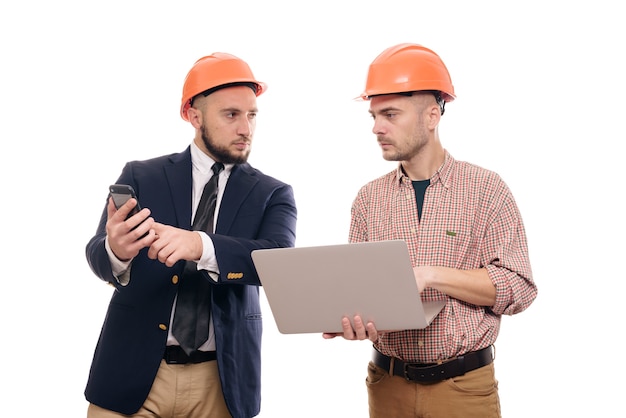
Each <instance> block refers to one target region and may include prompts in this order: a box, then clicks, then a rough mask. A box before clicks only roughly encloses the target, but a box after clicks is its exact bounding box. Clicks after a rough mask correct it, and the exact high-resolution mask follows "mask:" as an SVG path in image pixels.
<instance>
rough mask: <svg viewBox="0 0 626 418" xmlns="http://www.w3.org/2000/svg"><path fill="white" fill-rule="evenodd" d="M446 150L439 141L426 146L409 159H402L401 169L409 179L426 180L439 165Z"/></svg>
mask: <svg viewBox="0 0 626 418" xmlns="http://www.w3.org/2000/svg"><path fill="white" fill-rule="evenodd" d="M445 158H446V152H445V150H444V149H443V147H442V146H441V144H440V143H439V142H437V145H436V146H432V147H426V148H423V149H422V150H421V152H420V153H418V154H416V155H414V156H413V157H412V158H411V159H409V160H405V161H402V162H401V163H400V164H402V169H403V170H404V172H405V174H406V175H407V176H408V177H409V178H410V179H411V180H428V179H430V178H431V177H432V176H433V174H435V172H436V171H437V170H438V169H439V167H441V165H442V164H443V161H444V160H445Z"/></svg>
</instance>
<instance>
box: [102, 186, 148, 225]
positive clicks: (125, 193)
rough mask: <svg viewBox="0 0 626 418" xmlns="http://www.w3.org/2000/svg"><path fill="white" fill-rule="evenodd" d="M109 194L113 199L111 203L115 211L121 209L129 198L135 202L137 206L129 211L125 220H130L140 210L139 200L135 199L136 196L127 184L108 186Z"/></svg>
mask: <svg viewBox="0 0 626 418" xmlns="http://www.w3.org/2000/svg"><path fill="white" fill-rule="evenodd" d="M109 193H110V194H111V197H112V198H113V203H114V204H115V208H116V209H119V208H121V207H122V206H123V205H124V204H125V203H126V202H127V201H128V199H130V198H131V197H132V198H133V199H135V200H137V206H135V207H134V208H133V209H132V210H131V211H130V213H129V214H128V216H127V217H126V219H128V218H130V217H131V216H133V215H134V214H136V213H137V212H139V211H140V210H141V206H139V200H138V199H137V195H136V194H135V190H134V189H133V188H132V186H129V185H128V184H112V185H110V186H109Z"/></svg>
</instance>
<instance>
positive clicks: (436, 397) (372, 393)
mask: <svg viewBox="0 0 626 418" xmlns="http://www.w3.org/2000/svg"><path fill="white" fill-rule="evenodd" d="M365 383H366V386H367V393H368V399H369V411H370V418H501V415H500V399H499V396H498V381H497V380H496V379H495V373H494V365H493V363H491V364H488V365H487V366H484V367H481V368H479V369H476V370H472V371H471V372H468V373H466V374H464V375H463V376H458V377H454V378H452V379H447V380H443V381H441V382H435V383H415V382H409V381H407V380H406V379H404V378H403V377H400V376H391V375H390V374H389V373H388V372H387V371H386V370H383V369H381V368H380V367H377V366H376V365H374V363H372V362H370V363H369V365H368V373H367V379H366V381H365Z"/></svg>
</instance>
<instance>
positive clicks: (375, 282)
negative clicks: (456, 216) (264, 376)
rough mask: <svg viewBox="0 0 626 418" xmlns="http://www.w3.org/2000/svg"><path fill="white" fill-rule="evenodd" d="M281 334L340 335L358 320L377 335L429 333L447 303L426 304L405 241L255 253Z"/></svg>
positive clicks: (256, 264) (254, 256)
mask: <svg viewBox="0 0 626 418" xmlns="http://www.w3.org/2000/svg"><path fill="white" fill-rule="evenodd" d="M252 260H253V262H254V265H255V267H256V270H257V272H258V274H259V278H260V279H261V283H262V285H263V289H264V292H265V295H266V298H267V301H268V304H269V306H270V309H271V310H272V314H273V316H274V320H275V321H276V325H277V327H278V330H279V331H280V332H281V333H283V334H301V333H317V332H320V333H321V332H342V329H341V318H342V317H344V316H348V317H349V318H351V319H352V317H353V316H354V315H360V316H361V317H362V318H363V319H364V320H365V321H366V322H367V321H372V322H374V324H375V325H376V328H377V329H379V330H387V331H391V330H404V329H420V328H426V327H427V326H428V325H429V324H430V323H431V322H432V320H433V319H434V318H435V316H437V314H438V313H439V312H440V311H441V309H442V308H443V306H444V305H445V300H439V301H434V302H423V301H422V300H421V298H420V295H419V293H418V289H417V284H416V283H415V278H414V276H413V268H412V266H411V260H410V258H409V252H408V249H407V245H406V243H405V242H404V241H403V240H390V241H377V242H363V243H356V244H340V245H326V246H316V247H295V248H273V249H263V250H254V251H252Z"/></svg>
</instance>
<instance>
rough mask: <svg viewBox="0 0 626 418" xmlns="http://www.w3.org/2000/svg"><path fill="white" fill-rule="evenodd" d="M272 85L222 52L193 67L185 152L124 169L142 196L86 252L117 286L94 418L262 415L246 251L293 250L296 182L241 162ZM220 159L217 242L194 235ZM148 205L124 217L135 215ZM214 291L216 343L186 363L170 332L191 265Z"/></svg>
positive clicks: (184, 111) (98, 369)
mask: <svg viewBox="0 0 626 418" xmlns="http://www.w3.org/2000/svg"><path fill="white" fill-rule="evenodd" d="M265 89H266V85H265V84H264V83H261V82H259V81H257V80H256V79H255V78H254V77H253V75H252V72H251V71H250V69H249V67H248V65H247V64H246V63H245V62H244V61H242V60H240V59H239V58H237V57H235V56H232V55H230V54H225V53H214V54H212V55H210V56H207V57H203V58H201V59H200V60H198V61H197V62H196V63H195V64H194V66H193V68H192V69H191V70H190V72H189V74H188V75H187V78H186V80H185V84H184V87H183V98H182V104H181V116H182V117H183V119H185V120H186V121H189V122H190V123H191V124H192V126H193V127H194V128H195V137H194V140H193V142H192V144H191V145H190V147H188V148H187V149H186V150H185V151H183V152H182V153H178V154H171V155H166V156H161V157H157V158H154V159H150V160H146V161H133V162H129V163H127V164H126V166H125V167H124V168H123V170H122V173H121V175H120V177H119V178H118V180H117V183H121V184H128V185H131V186H132V187H133V188H134V189H135V191H136V195H137V199H130V200H129V201H128V202H126V203H125V204H124V205H123V206H120V207H119V208H118V209H116V208H115V206H114V203H113V202H112V200H111V199H108V202H107V206H106V208H105V210H104V212H103V214H102V217H101V219H100V224H99V226H98V230H97V233H96V235H95V236H94V237H93V238H92V239H91V240H90V241H89V243H88V244H87V248H86V255H87V261H88V263H89V265H90V267H91V269H92V270H93V272H94V273H95V274H96V275H97V276H98V277H99V278H101V279H103V280H105V281H107V282H108V283H109V284H111V285H113V286H114V287H115V291H114V293H113V296H112V298H111V302H110V304H109V308H108V311H107V314H106V318H105V321H104V325H103V327H102V331H101V334H100V338H99V340H98V344H97V346H96V350H95V353H94V358H93V363H92V366H91V370H90V373H89V379H88V382H87V387H86V389H85V397H86V399H87V400H88V401H89V408H88V417H93V418H98V417H120V416H142V417H143V416H158V417H161V416H186V417H233V418H249V417H253V416H256V415H258V413H259V411H260V384H261V376H260V374H261V363H260V360H261V359H260V356H261V332H262V318H261V310H260V304H259V286H260V285H261V283H260V281H259V277H258V275H257V273H256V270H255V268H254V265H253V263H252V260H251V257H250V253H251V251H253V250H255V249H260V248H275V247H292V246H294V244H295V229H296V206H295V200H294V196H293V190H292V188H291V186H290V185H288V184H285V183H283V182H281V181H279V180H277V179H274V178H272V177H269V176H267V175H265V174H263V173H262V172H260V171H259V170H257V169H255V168H253V167H251V166H250V165H249V164H248V163H247V162H246V161H247V158H248V155H249V152H250V144H251V141H252V137H253V133H254V128H255V118H256V113H257V108H256V97H257V96H258V95H260V94H261V93H262V92H264V91H265ZM214 162H221V163H223V164H224V166H225V169H224V170H223V171H222V172H221V173H220V174H216V175H218V176H219V184H220V188H219V192H218V200H217V210H216V215H215V218H216V219H215V221H214V225H215V233H210V232H209V233H205V232H200V231H192V230H191V229H192V219H193V215H194V212H195V208H196V207H197V205H198V201H199V200H200V195H201V194H202V189H203V187H204V184H205V183H206V182H207V180H208V179H209V178H210V177H211V175H212V174H213V173H212V172H211V169H210V167H211V165H212V164H213V163H214ZM137 201H138V202H139V203H140V205H141V207H142V208H143V209H142V210H141V211H139V212H138V213H137V214H135V215H133V216H131V217H128V218H127V216H128V215H129V214H130V212H131V210H132V209H133V208H134V206H135V205H136V204H137V203H138V202H137ZM188 261H194V262H196V263H197V269H198V272H199V273H200V275H201V279H202V280H206V281H208V282H209V283H210V284H211V286H210V287H211V292H210V294H211V302H212V303H211V309H210V311H211V324H210V333H209V338H208V340H207V341H206V342H204V343H203V344H202V345H200V347H198V348H197V350H196V351H195V352H193V353H191V354H189V353H186V352H185V351H183V350H181V349H180V347H179V346H178V341H177V339H176V338H175V337H174V336H173V335H172V333H171V323H172V318H173V316H174V312H175V306H176V301H177V289H178V285H179V283H180V281H181V278H182V277H183V272H184V269H185V264H186V263H188Z"/></svg>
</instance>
